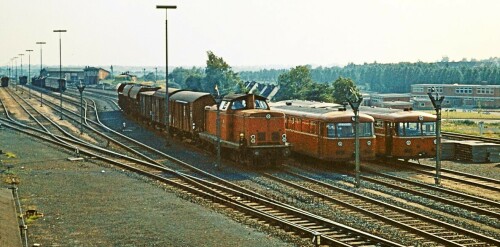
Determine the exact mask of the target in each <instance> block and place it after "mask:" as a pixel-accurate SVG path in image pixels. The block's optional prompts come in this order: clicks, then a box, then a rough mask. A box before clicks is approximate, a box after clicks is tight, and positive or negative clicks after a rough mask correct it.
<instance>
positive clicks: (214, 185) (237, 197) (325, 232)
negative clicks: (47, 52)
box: [72, 100, 480, 245]
mask: <svg viewBox="0 0 500 247" xmlns="http://www.w3.org/2000/svg"><path fill="white" fill-rule="evenodd" d="M78 105H79V103H78ZM86 105H88V106H91V109H93V110H87V112H88V113H89V115H94V114H92V113H91V112H95V116H96V118H95V119H93V120H90V119H87V122H86V125H87V126H88V125H91V124H94V125H96V127H99V126H101V127H100V128H102V123H100V121H99V119H98V114H97V104H96V103H95V102H93V103H92V100H87V102H86ZM75 114H76V113H72V115H75ZM77 116H79V115H77ZM93 122H95V123H93ZM117 142H125V141H123V140H121V139H120V141H117ZM133 145H136V144H132V143H130V144H127V145H126V146H133ZM140 149H142V148H140ZM142 152H144V151H142ZM160 157H161V155H160ZM160 159H161V158H160ZM154 160H157V159H154ZM148 163H153V162H148ZM122 164H127V163H122ZM156 165H159V164H156ZM177 169H178V168H177ZM190 169H191V168H190ZM195 170H196V169H195ZM183 172H186V173H183V175H184V176H186V177H188V178H187V181H186V178H182V179H181V178H178V177H176V176H172V175H170V176H168V177H167V178H165V177H164V179H168V180H170V181H169V183H175V184H176V187H178V188H182V190H185V191H186V192H189V193H194V194H197V195H199V194H201V195H202V197H203V198H205V199H206V197H207V196H208V197H209V198H212V199H210V200H212V201H213V202H214V203H219V202H221V201H223V202H224V203H222V204H221V205H226V203H236V204H237V205H239V206H243V207H245V208H247V209H250V210H249V211H246V213H245V214H249V215H253V214H254V213H256V212H255V211H256V209H262V210H260V213H264V214H266V215H267V219H266V220H265V221H266V222H268V223H270V224H273V225H276V226H279V227H282V228H284V229H296V232H300V233H296V234H299V235H307V236H308V237H310V238H314V239H320V242H321V243H322V244H323V243H329V244H331V245H338V244H341V243H343V244H350V243H351V242H348V241H358V242H359V240H360V239H361V238H356V237H354V239H351V240H349V239H350V238H351V237H352V236H354V235H352V233H346V232H345V230H339V231H335V229H334V228H332V226H330V225H328V224H326V223H331V220H327V219H326V220H327V221H329V222H326V223H325V222H319V221H318V219H317V218H313V219H309V220H307V221H306V219H304V218H300V217H297V216H296V215H294V214H289V215H288V214H286V213H287V211H277V210H278V209H277V208H276V207H275V206H276V205H277V206H279V207H285V208H288V207H290V205H286V204H283V203H280V202H276V201H273V200H272V199H269V198H266V197H263V196H262V195H259V194H255V193H252V192H251V191H248V190H244V189H243V188H238V187H237V186H236V187H235V186H234V185H232V184H226V183H225V182H224V181H221V180H220V179H217V178H213V177H210V176H207V177H204V178H203V179H201V178H197V177H200V176H201V177H203V176H204V175H199V174H198V176H196V177H195V175H196V172H194V173H193V174H187V170H183ZM160 173H166V172H165V171H162V172H158V171H156V172H155V171H153V172H151V173H150V175H147V176H151V177H153V176H158V174H160ZM144 175H146V173H144ZM191 179H194V180H195V181H196V182H195V184H197V183H199V184H202V185H203V186H202V187H203V188H201V189H200V188H199V187H197V186H195V185H192V183H193V181H191ZM196 179H201V180H196ZM210 179H214V180H215V181H216V182H213V181H212V182H209V181H208V180H210ZM179 184H184V187H183V186H181V185H179ZM198 186H199V185H198ZM207 189H208V190H209V191H210V192H207V191H206V190H207ZM213 191H215V192H218V193H219V194H210V193H212V192H213ZM228 191H229V192H228ZM254 197H255V198H254ZM214 198H215V199H214ZM241 198H243V199H242V200H241ZM248 199H250V200H248ZM262 200H263V202H262V204H255V203H256V201H262ZM268 202H272V203H273V204H276V205H271V204H269V203H268ZM254 206H255V207H254ZM231 207H233V206H231ZM240 210H242V211H245V210H243V209H240ZM299 211H302V212H303V213H304V212H305V211H303V210H299ZM258 212H259V210H257V213H258ZM274 213H277V215H275V214H274ZM305 213H308V214H311V213H310V212H305ZM269 216H270V217H269ZM280 216H284V217H280ZM254 217H256V216H254ZM259 217H263V216H259ZM301 217H302V216H301ZM318 217H320V216H318ZM320 218H321V217H320ZM289 219H292V220H289ZM287 220H289V221H291V223H293V224H295V225H287V224H285V223H287V222H286V221H287ZM284 222H285V223H284ZM288 223H289V222H288ZM302 223H303V224H302ZM308 226H311V227H309V228H308ZM297 229H298V230H297ZM317 229H319V230H317ZM329 234H333V235H334V236H336V237H340V240H335V238H332V239H333V240H335V241H340V242H332V240H330V239H329ZM318 236H319V237H318ZM342 237H344V238H343V239H342ZM440 241H441V240H440ZM436 242H438V241H436ZM360 243H361V244H373V243H377V241H375V240H373V239H371V238H366V240H363V241H361V242H360ZM424 243H425V242H424ZM438 243H439V242H438ZM478 243H479V244H480V241H475V242H474V244H478ZM392 244H394V243H390V244H389V245H392ZM447 244H449V243H447ZM382 245H384V244H382Z"/></svg>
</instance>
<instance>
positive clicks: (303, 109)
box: [271, 104, 374, 122]
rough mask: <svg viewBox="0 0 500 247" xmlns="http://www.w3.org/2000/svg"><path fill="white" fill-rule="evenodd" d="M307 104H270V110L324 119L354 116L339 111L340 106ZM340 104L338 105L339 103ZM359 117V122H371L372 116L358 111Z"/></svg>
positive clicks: (342, 119) (344, 118) (351, 113)
mask: <svg viewBox="0 0 500 247" xmlns="http://www.w3.org/2000/svg"><path fill="white" fill-rule="evenodd" d="M308 105H309V106H307V105H305V106H304V105H293V104H292V105H278V106H272V107H271V110H275V111H280V112H283V113H285V115H291V116H297V117H306V118H313V119H318V120H324V121H350V119H351V118H352V117H353V116H354V112H352V111H340V110H339V109H341V108H340V107H319V108H314V107H310V106H311V105H315V104H308ZM339 106H340V105H339ZM359 119H360V121H361V122H373V121H374V120H373V117H371V116H369V115H367V114H363V113H360V114H359Z"/></svg>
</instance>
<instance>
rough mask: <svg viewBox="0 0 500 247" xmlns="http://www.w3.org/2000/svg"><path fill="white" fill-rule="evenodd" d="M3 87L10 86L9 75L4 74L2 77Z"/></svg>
mask: <svg viewBox="0 0 500 247" xmlns="http://www.w3.org/2000/svg"><path fill="white" fill-rule="evenodd" d="M1 86H2V87H8V86H9V77H7V76H4V77H2V85H1Z"/></svg>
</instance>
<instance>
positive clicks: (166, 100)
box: [156, 5, 177, 145]
mask: <svg viewBox="0 0 500 247" xmlns="http://www.w3.org/2000/svg"><path fill="white" fill-rule="evenodd" d="M156 8H157V9H165V71H166V72H165V124H166V125H167V127H166V134H167V137H166V139H165V141H166V143H167V145H168V144H169V128H170V119H169V118H170V116H169V109H168V97H169V95H168V18H167V13H168V10H169V9H177V6H175V5H156Z"/></svg>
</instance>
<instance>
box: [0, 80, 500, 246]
mask: <svg viewBox="0 0 500 247" xmlns="http://www.w3.org/2000/svg"><path fill="white" fill-rule="evenodd" d="M28 87H31V86H28V85H25V86H22V87H21V86H19V87H14V86H10V87H2V88H0V104H1V106H0V123H1V127H0V149H1V152H2V154H0V155H1V156H0V157H1V158H0V159H1V160H2V164H0V166H1V167H0V171H2V173H1V174H0V176H1V178H2V188H10V189H11V190H12V191H13V192H15V193H13V195H14V201H15V202H16V203H15V206H16V210H17V213H16V215H23V217H18V219H17V220H18V221H19V222H17V223H13V224H18V225H20V226H21V227H20V236H21V237H20V238H19V240H17V239H16V240H14V239H11V240H9V239H2V238H0V243H6V244H7V246H19V244H18V242H19V243H20V244H21V245H22V246H33V245H34V244H39V245H41V246H173V245H176V246H500V230H499V229H500V172H499V171H500V164H498V163H468V162H464V161H460V162H454V161H442V166H443V168H444V169H442V171H441V172H442V173H441V179H442V180H441V186H435V185H434V175H435V174H434V173H435V172H434V165H435V161H434V159H422V160H420V161H419V162H416V161H413V160H411V161H410V162H404V161H402V160H388V159H387V160H374V161H363V162H362V164H361V171H362V174H361V181H362V186H361V188H356V187H355V186H354V178H355V174H354V173H353V164H352V163H350V162H344V163H335V164H332V163H328V162H320V161H315V160H313V159H310V158H307V157H302V156H292V157H290V158H288V159H287V160H286V161H285V162H284V164H283V165H278V166H275V167H271V168H269V167H266V168H262V167H261V168H254V167H252V168H251V167H248V166H242V165H238V164H236V162H234V161H230V160H226V159H224V162H223V163H222V164H221V165H215V164H217V163H216V162H217V160H216V156H215V155H214V154H213V153H211V152H209V151H206V150H203V149H201V148H200V147H199V146H197V145H193V143H192V142H193V140H191V139H180V138H175V137H174V138H168V143H167V142H166V138H165V136H163V132H162V131H159V130H157V129H156V128H154V127H153V126H148V125H147V124H145V125H139V124H137V123H136V121H133V120H132V119H130V118H128V117H125V116H124V114H123V113H122V111H121V109H120V107H119V106H118V104H117V93H116V91H111V90H109V91H108V90H106V91H105V90H99V89H92V88H87V89H85V91H84V98H83V104H84V108H83V109H84V117H83V118H80V95H79V93H78V90H77V89H76V87H74V86H72V85H69V86H68V89H67V91H66V92H65V93H64V94H63V101H64V102H63V104H64V105H63V106H64V109H63V112H62V113H61V112H60V108H59V107H60V106H59V104H60V94H59V93H55V92H49V91H46V90H44V89H40V88H35V87H31V88H30V91H29V90H28ZM41 93H43V102H42V101H41V99H40V96H41V95H42V94H41ZM41 104H42V105H43V107H42V106H41ZM61 116H62V120H61V119H60V118H61ZM80 128H82V130H83V133H81V130H80ZM455 138H458V137H455ZM464 138H466V137H464ZM490 141H491V140H490ZM12 188H14V189H12ZM0 205H3V204H0ZM1 213H2V215H8V214H12V213H11V212H10V211H8V210H3V211H2V212H1ZM14 221H15V220H14ZM6 222H8V221H6ZM9 229H10V228H9ZM5 231H7V228H6V227H2V228H0V233H2V234H0V236H8V235H7V234H5V235H4V234H3V233H5ZM2 241H3V242H2ZM9 241H11V242H9Z"/></svg>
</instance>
